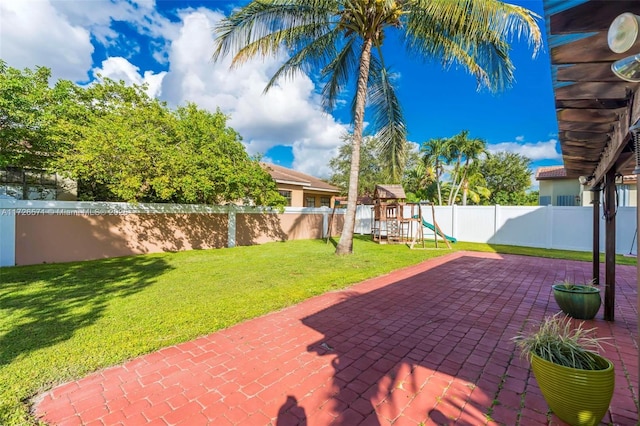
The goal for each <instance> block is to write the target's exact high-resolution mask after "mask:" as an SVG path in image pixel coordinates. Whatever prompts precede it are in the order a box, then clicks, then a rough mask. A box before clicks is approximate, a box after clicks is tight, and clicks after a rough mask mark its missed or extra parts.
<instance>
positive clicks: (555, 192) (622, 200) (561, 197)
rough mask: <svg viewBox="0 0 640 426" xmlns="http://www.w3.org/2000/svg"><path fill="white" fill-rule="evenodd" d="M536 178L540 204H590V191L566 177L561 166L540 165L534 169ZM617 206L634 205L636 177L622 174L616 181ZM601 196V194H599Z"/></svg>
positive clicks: (576, 180) (573, 179)
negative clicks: (538, 183)
mask: <svg viewBox="0 0 640 426" xmlns="http://www.w3.org/2000/svg"><path fill="white" fill-rule="evenodd" d="M536 180H537V181H538V182H540V198H539V204H540V205H541V206H546V205H552V206H588V205H590V204H591V192H590V191H589V189H588V187H586V186H583V185H580V182H579V181H578V179H576V178H569V177H567V172H566V170H565V169H564V167H563V166H549V167H540V168H539V169H538V170H537V171H536ZM616 189H617V192H618V205H619V206H635V205H636V177H635V176H624V177H623V178H622V180H621V181H620V182H618V183H616ZM601 196H602V194H601Z"/></svg>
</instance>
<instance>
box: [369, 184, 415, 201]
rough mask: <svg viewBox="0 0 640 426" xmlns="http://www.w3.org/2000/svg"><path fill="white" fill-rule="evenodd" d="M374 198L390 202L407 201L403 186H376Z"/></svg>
mask: <svg viewBox="0 0 640 426" xmlns="http://www.w3.org/2000/svg"><path fill="white" fill-rule="evenodd" d="M373 198H376V199H384V200H389V199H405V198H407V196H406V195H405V193H404V188H403V187H402V185H376V189H375V191H374V193H373Z"/></svg>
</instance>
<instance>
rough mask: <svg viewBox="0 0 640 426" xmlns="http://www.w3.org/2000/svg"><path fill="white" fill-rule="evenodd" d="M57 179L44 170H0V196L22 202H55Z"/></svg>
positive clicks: (14, 168)
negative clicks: (23, 200) (6, 196)
mask: <svg viewBox="0 0 640 426" xmlns="http://www.w3.org/2000/svg"><path fill="white" fill-rule="evenodd" d="M56 190H57V178H56V175H55V174H49V173H47V172H45V171H44V170H34V169H32V170H29V169H27V170H23V169H21V168H18V167H7V168H6V169H2V170H0V194H2V195H8V196H10V197H13V198H16V199H19V200H22V199H25V200H55V199H56Z"/></svg>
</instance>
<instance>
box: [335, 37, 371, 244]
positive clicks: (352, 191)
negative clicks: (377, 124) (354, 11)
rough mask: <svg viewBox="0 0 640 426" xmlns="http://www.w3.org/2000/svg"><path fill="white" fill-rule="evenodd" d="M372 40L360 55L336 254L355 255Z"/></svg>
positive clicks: (365, 42) (366, 41) (367, 42)
mask: <svg viewBox="0 0 640 426" xmlns="http://www.w3.org/2000/svg"><path fill="white" fill-rule="evenodd" d="M371 45H372V42H371V39H366V40H365V41H364V43H363V45H362V53H361V54H360V70H359V73H358V86H357V90H356V104H355V109H354V114H353V115H354V118H353V146H352V149H351V171H350V173H349V192H348V194H347V212H346V214H345V217H344V227H343V229H342V236H341V237H340V242H338V246H337V247H336V254H351V253H353V231H354V229H355V226H356V207H357V201H358V174H359V173H360V145H362V132H363V130H364V107H365V101H366V99H367V84H368V78H369V65H370V63H371Z"/></svg>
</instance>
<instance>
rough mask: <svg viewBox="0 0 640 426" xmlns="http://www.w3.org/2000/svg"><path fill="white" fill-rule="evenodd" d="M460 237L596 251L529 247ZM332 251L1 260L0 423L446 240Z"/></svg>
mask: <svg viewBox="0 0 640 426" xmlns="http://www.w3.org/2000/svg"><path fill="white" fill-rule="evenodd" d="M441 247H442V245H441ZM453 247H454V250H476V251H499V252H501V253H517V254H527V255H535V256H546V257H563V258H569V259H577V260H586V261H589V260H590V259H591V255H590V253H577V252H565V251H557V250H553V251H551V250H540V249H530V248H523V247H509V246H493V247H492V246H489V245H487V244H471V243H457V244H454V245H453ZM333 252H334V247H333V245H331V244H326V243H325V242H324V241H320V240H311V241H308V240H307V241H291V242H286V243H270V244H265V245H261V246H252V247H237V248H234V249H222V250H202V251H188V252H180V253H162V254H152V255H145V256H134V257H123V258H116V259H107V260H98V261H89V262H77V263H67V264H58V265H35V266H25V267H14V268H2V269H0V384H1V385H0V424H1V425H18V424H20V425H22V424H25V423H26V424H29V423H33V419H29V417H28V411H27V410H28V406H27V403H28V398H30V397H31V396H33V395H35V394H37V393H39V392H40V391H43V390H45V389H48V388H50V387H51V386H53V385H55V384H57V383H62V382H65V381H68V380H70V379H75V378H79V377H82V376H84V375H86V374H87V373H89V372H91V371H94V370H96V369H99V368H102V367H105V366H109V365H114V364H118V363H122V362H123V361H125V360H127V359H130V358H133V357H135V356H138V355H141V354H145V353H149V352H152V351H154V350H156V349H159V348H162V347H165V346H169V345H172V344H175V343H179V342H183V341H186V340H190V339H192V338H195V337H197V336H201V335H204V334H207V333H210V332H212V331H215V330H219V329H222V328H225V327H229V326H231V325H233V324H235V323H237V322H240V321H243V320H245V319H248V318H252V317H256V316H259V315H262V314H265V313H267V312H270V311H273V310H277V309H280V308H283V307H285V306H289V305H291V304H294V303H296V302H299V301H301V300H304V299H306V298H308V297H310V296H314V295H317V294H321V293H324V292H326V291H330V290H335V289H340V288H344V287H346V286H349V285H351V284H353V283H356V282H359V281H361V280H363V279H366V278H369V277H374V276H377V275H381V274H385V273H388V272H390V271H393V270H395V269H398V268H401V267H404V266H408V265H412V264H415V263H418V262H420V261H422V260H425V259H428V258H432V257H436V256H441V255H444V254H447V253H450V252H451V250H448V249H442V250H409V249H408V248H407V247H406V246H404V245H378V244H375V243H372V242H371V241H369V239H368V238H367V237H362V238H357V239H356V241H355V254H354V255H352V256H345V257H337V256H335V255H334V254H333ZM619 261H620V262H621V263H622V262H624V263H627V264H631V263H635V258H626V257H619Z"/></svg>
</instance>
